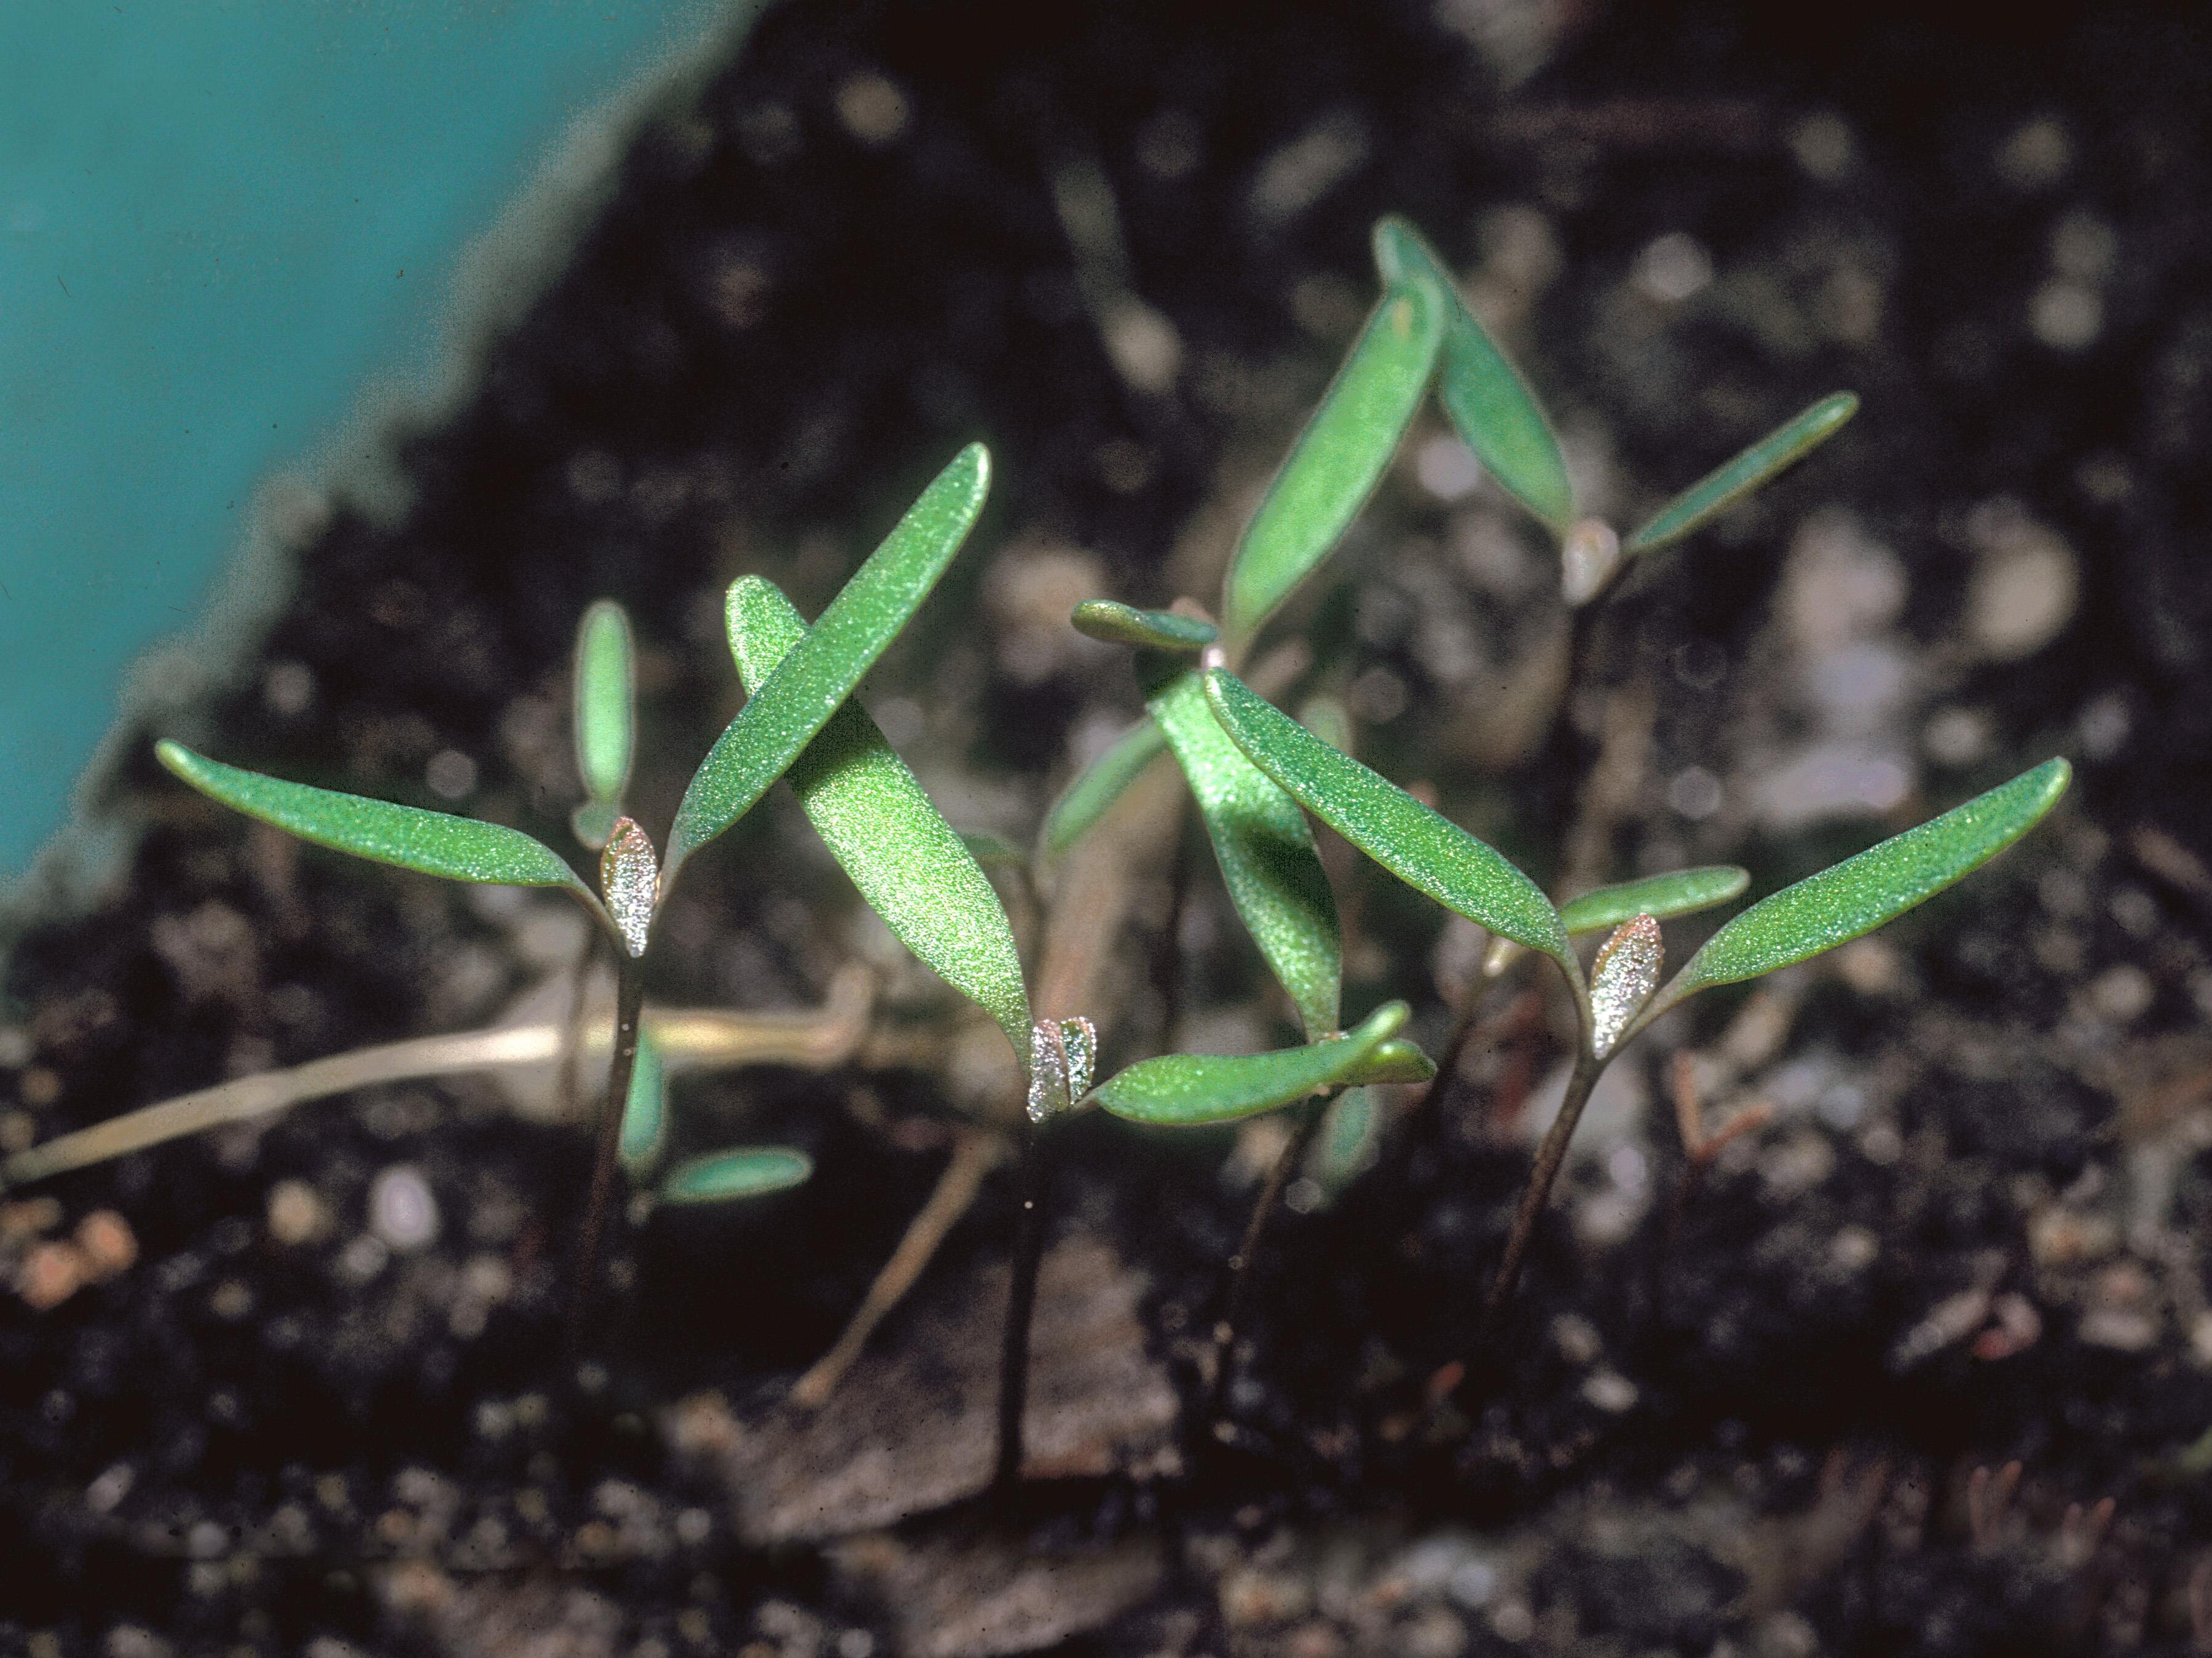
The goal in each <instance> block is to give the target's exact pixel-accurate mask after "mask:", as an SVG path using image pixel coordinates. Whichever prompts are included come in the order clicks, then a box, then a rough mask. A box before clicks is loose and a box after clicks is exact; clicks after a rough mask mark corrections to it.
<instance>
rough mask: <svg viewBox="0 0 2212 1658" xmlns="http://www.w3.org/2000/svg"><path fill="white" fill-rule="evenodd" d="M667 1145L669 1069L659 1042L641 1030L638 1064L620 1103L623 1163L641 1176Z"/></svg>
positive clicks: (655, 1161) (631, 1175)
mask: <svg viewBox="0 0 2212 1658" xmlns="http://www.w3.org/2000/svg"><path fill="white" fill-rule="evenodd" d="M667 1144H668V1070H667V1067H666V1066H665V1065H664V1064H662V1063H661V1057H660V1044H659V1043H658V1042H656V1041H655V1040H653V1036H652V1033H650V1032H647V1031H640V1032H639V1033H638V1038H637V1066H636V1069H635V1070H632V1071H631V1072H630V1074H629V1100H627V1101H626V1102H625V1103H624V1105H623V1120H622V1140H621V1143H620V1145H619V1148H618V1150H619V1154H620V1155H621V1157H622V1166H623V1168H624V1169H625V1170H627V1171H628V1172H629V1175H630V1178H631V1179H642V1178H643V1177H644V1175H645V1174H646V1173H647V1171H648V1170H650V1169H651V1168H652V1167H653V1165H654V1164H655V1163H658V1162H659V1161H660V1154H661V1153H662V1151H663V1150H665V1149H666V1147H667Z"/></svg>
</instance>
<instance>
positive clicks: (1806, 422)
mask: <svg viewBox="0 0 2212 1658" xmlns="http://www.w3.org/2000/svg"><path fill="white" fill-rule="evenodd" d="M1858 407H1859V400H1858V398H1857V394H1856V393H1850V392H1832V393H1829V394H1828V395H1827V396H1826V397H1824V398H1822V399H1820V401H1819V402H1818V403H1815V404H1814V405H1813V406H1812V407H1811V408H1809V409H1808V410H1806V411H1804V412H1803V413H1802V414H1801V415H1798V416H1797V417H1796V418H1795V419H1792V420H1788V421H1784V423H1783V424H1781V425H1779V426H1778V427H1776V428H1775V429H1774V430H1772V431H1771V432H1769V433H1768V434H1767V435H1766V436H1765V437H1762V438H1760V439H1759V442H1756V443H1754V444H1753V445H1752V446H1751V447H1750V448H1747V449H1746V450H1745V451H1744V452H1743V453H1742V454H1739V455H1737V456H1736V457H1735V460H1730V461H1729V462H1727V463H1726V464H1725V465H1723V466H1717V467H1716V468H1715V469H1714V470H1713V471H1711V472H1707V473H1706V474H1705V476H1704V477H1703V478H1701V479H1699V480H1698V481H1697V482H1696V483H1694V484H1692V485H1690V487H1689V488H1688V489H1686V490H1684V491H1682V492H1681V493H1680V495H1678V496H1676V497H1674V499H1673V500H1672V501H1669V502H1668V503H1667V504H1666V505H1665V506H1663V507H1662V508H1661V509H1659V511H1658V513H1657V514H1656V515H1655V516H1654V517H1653V518H1652V520H1651V521H1650V523H1648V524H1646V525H1645V526H1644V527H1643V528H1642V529H1640V530H1638V531H1637V532H1636V533H1635V534H1633V535H1632V536H1630V537H1629V538H1628V539H1627V540H1626V541H1625V542H1623V543H1622V544H1621V551H1622V552H1628V553H1638V552H1650V551H1652V549H1654V548H1655V547H1663V546H1666V545H1667V544H1668V542H1670V541H1679V540H1680V539H1682V538H1683V537H1684V536H1686V535H1687V534H1688V533H1690V532H1691V531H1692V530H1693V529H1695V528H1697V527H1698V526H1699V525H1700V524H1702V523H1704V522H1705V521H1706V520H1707V519H1708V518H1711V516H1712V515H1714V514H1715V513H1717V512H1718V511H1720V510H1721V509H1722V508H1723V507H1726V506H1728V505H1729V503H1732V502H1734V501H1736V500H1738V499H1740V498H1741V497H1743V496H1745V495H1747V494H1749V493H1750V492H1751V491H1753V490H1755V489H1757V488H1758V487H1759V485H1761V484H1764V483H1765V482H1766V480H1767V479H1770V478H1771V477H1773V476H1774V474H1775V473H1777V472H1780V471H1781V470H1782V469H1783V468H1784V466H1790V465H1791V464H1792V463H1793V462H1796V461H1797V460H1802V459H1803V458H1804V456H1805V454H1806V453H1807V451H1808V450H1810V449H1812V448H1814V446H1816V445H1818V444H1820V443H1823V442H1826V441H1827V439H1829V438H1830V437H1832V436H1834V435H1835V433H1836V432H1837V430H1838V429H1839V428H1840V427H1841V426H1842V425H1843V424H1844V422H1845V421H1846V420H1849V419H1850V418H1851V417H1852V416H1853V415H1855V414H1857V412H1858Z"/></svg>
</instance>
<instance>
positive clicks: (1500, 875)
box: [1206, 668, 1582, 982]
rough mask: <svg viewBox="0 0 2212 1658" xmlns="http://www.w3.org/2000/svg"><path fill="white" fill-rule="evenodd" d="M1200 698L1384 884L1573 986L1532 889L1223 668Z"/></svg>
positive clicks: (1574, 972)
mask: <svg viewBox="0 0 2212 1658" xmlns="http://www.w3.org/2000/svg"><path fill="white" fill-rule="evenodd" d="M1206 698H1207V700H1208V702H1210V703H1211V704H1212V708H1213V711H1214V714H1215V715H1216V716H1217V717H1218V718H1219V720H1220V722H1221V727H1222V729H1223V730H1225V731H1226V732H1227V733H1228V734H1229V735H1230V738H1231V741H1234V742H1235V743H1236V745H1237V747H1239V748H1241V749H1243V751H1244V753H1246V754H1248V755H1249V756H1250V757H1251V760H1252V763H1253V764H1254V765H1257V766H1258V767H1259V768H1260V769H1261V771H1265V772H1266V773H1267V775H1268V776H1269V777H1273V779H1274V780H1275V781H1276V782H1277V783H1280V784H1282V785H1283V787H1284V788H1285V789H1288V790H1290V792H1291V795H1293V796H1295V797H1296V799H1297V802H1298V803H1299V804H1300V805H1301V806H1303V807H1304V808H1306V810H1307V811H1309V812H1310V813H1312V814H1314V815H1315V816H1316V817H1317V818H1319V819H1320V820H1322V822H1323V823H1325V824H1327V825H1328V826H1329V827H1330V828H1332V829H1334V830H1335V831H1336V832H1337V833H1338V834H1340V835H1342V836H1343V837H1344V838H1346V840H1348V841H1350V842H1351V843H1352V844H1353V845H1354V846H1357V847H1358V849H1359V850H1361V851H1363V852H1364V853H1366V854H1367V856H1370V857H1371V858H1373V859H1374V860H1375V861H1376V863H1379V864H1381V865H1382V866H1383V868H1384V869H1388V870H1389V872H1390V873H1391V874H1392V875H1395V876H1397V877H1398V879H1399V880H1401V881H1404V882H1405V883H1406V884H1407V886H1409V887H1413V888H1414V889H1416V890H1417V891H1419V892H1423V893H1427V894H1428V895H1429V896H1430V897H1431V898H1432V899H1436V901H1437V903H1439V904H1441V905H1443V906H1444V907H1445V908H1446V909H1448V910H1450V911H1454V912H1455V914H1459V915H1463V916H1465V917H1467V918H1468V920H1469V921H1473V922H1477V923H1480V924H1481V925H1483V926H1485V927H1487V928H1488V929H1490V930H1491V931H1492V932H1493V933H1498V934H1502V935H1503V936H1505V937H1507V938H1510V939H1511V940H1512V941H1513V942H1515V943H1516V944H1525V945H1527V946H1528V948H1530V949H1532V950H1541V951H1542V952H1543V953H1544V954H1547V955H1548V956H1550V957H1551V958H1552V959H1553V960H1555V961H1557V962H1559V964H1560V966H1563V967H1565V969H1566V971H1567V976H1568V978H1571V979H1574V980H1576V981H1577V982H1579V981H1580V979H1581V977H1582V967H1581V965H1580V964H1579V963H1578V962H1577V961H1576V960H1575V957H1574V954H1573V952H1572V951H1571V950H1570V949H1569V948H1567V930H1566V929H1565V927H1564V926H1562V925H1561V924H1560V922H1559V912H1558V911H1555V910H1554V909H1553V908H1552V905H1551V900H1550V899H1547V898H1546V897H1545V896H1544V894H1543V893H1542V891H1541V889H1539V888H1538V887H1537V885H1536V883H1535V882H1534V881H1531V880H1529V879H1528V876H1526V875H1522V873H1521V872H1520V871H1519V870H1518V869H1515V868H1514V867H1513V866H1512V865H1511V864H1510V863H1507V862H1506V861H1505V859H1504V857H1502V856H1499V855H1498V852H1496V851H1495V850H1492V848H1490V847H1488V846H1486V845H1485V844H1483V843H1482V842H1480V841H1479V840H1477V839H1476V838H1474V836H1473V835H1470V834H1468V832H1467V831H1466V830H1464V829H1462V828H1461V827H1460V826H1458V825H1457V824H1455V823H1454V822H1452V821H1451V820H1450V819H1449V818H1446V817H1443V816H1442V815H1440V814H1437V813H1435V812H1432V811H1431V810H1430V809H1429V808H1427V807H1425V806H1424V805H1422V804H1421V803H1420V802H1419V801H1417V800H1415V799H1414V798H1413V796H1412V795H1409V794H1407V792H1406V791H1405V790H1404V789H1401V788H1399V787H1398V785H1397V784H1396V783H1392V782H1391V781H1390V780H1389V778H1387V777H1382V776H1380V775H1378V774H1377V773H1376V772H1374V771H1370V770H1368V768H1367V767H1365V766H1364V765H1361V764H1360V763H1359V762H1358V760H1355V759H1352V757H1351V756H1350V755H1348V754H1340V753H1337V752H1336V750H1335V749H1334V748H1331V747H1329V746H1328V744H1327V743H1325V742H1323V741H1322V740H1321V739H1320V738H1318V737H1316V736H1315V735H1313V734H1312V733H1311V732H1310V731H1308V730H1307V729H1306V728H1304V726H1302V725H1300V724H1298V723H1297V721H1295V720H1293V719H1291V718H1290V717H1289V716H1287V715H1285V714H1283V713H1281V712H1279V710H1276V709H1274V708H1272V707H1270V706H1269V705H1268V704H1267V703H1265V702H1263V701H1262V700H1261V698H1258V697H1256V696H1255V695H1253V693H1252V692H1251V691H1250V690H1249V688H1248V687H1247V686H1245V684H1244V682H1243V680H1239V679H1237V676H1236V675H1235V674H1231V673H1229V672H1228V671H1227V670H1226V669H1224V668H1216V669H1215V670H1214V671H1213V672H1212V673H1211V674H1207V675H1206Z"/></svg>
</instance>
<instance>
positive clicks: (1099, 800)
mask: <svg viewBox="0 0 2212 1658" xmlns="http://www.w3.org/2000/svg"><path fill="white" fill-rule="evenodd" d="M1167 746H1168V734H1167V733H1166V732H1164V731H1163V730H1161V729H1160V728H1159V727H1158V726H1157V725H1154V724H1153V723H1152V720H1151V718H1150V716H1147V717H1146V718H1145V719H1143V720H1141V721H1139V722H1138V723H1137V724H1135V725H1133V726H1131V727H1130V728H1128V729H1127V731H1125V732H1123V733H1122V734H1121V735H1120V736H1118V737H1116V738H1115V739H1114V741H1113V742H1112V743H1111V744H1109V746H1108V747H1107V748H1106V750H1105V752H1104V753H1102V754H1100V755H1099V756H1098V758H1097V759H1094V760H1092V761H1091V764H1090V765H1086V766H1085V767H1084V768H1083V770H1082V771H1079V772H1078V773H1077V774H1076V777H1075V781H1074V782H1073V783H1069V784H1068V785H1067V787H1066V789H1062V790H1061V791H1060V798H1059V799H1058V800H1056V801H1054V802H1053V803H1052V809H1051V810H1050V811H1048V812H1047V813H1046V814H1044V827H1043V828H1042V829H1041V830H1040V831H1039V832H1038V834H1037V843H1038V844H1039V845H1040V846H1042V848H1043V849H1044V855H1045V856H1047V857H1058V856H1060V855H1061V854H1062V853H1063V852H1065V851H1066V850H1067V849H1068V848H1069V847H1071V846H1073V845H1074V844H1075V843H1076V842H1077V841H1079V840H1081V839H1082V838H1083V837H1084V836H1085V834H1086V833H1088V832H1090V830H1091V826H1093V825H1094V824H1096V823H1097V821H1098V820H1099V819H1101V818H1103V817H1104V816H1105V815H1106V813H1107V809H1108V808H1109V807H1111V806H1112V805H1113V804H1114V802H1115V801H1117V800H1119V799H1121V795H1122V793H1123V791H1124V790H1126V789H1127V788H1128V786H1129V785H1130V784H1131V783H1134V782H1136V780H1137V778H1138V777H1139V775H1141V774H1142V773H1143V771H1144V770H1145V768H1146V766H1148V765H1151V764H1152V762H1153V761H1154V760H1156V759H1159V757H1160V755H1161V754H1162V753H1164V752H1165V750H1166V748H1167Z"/></svg>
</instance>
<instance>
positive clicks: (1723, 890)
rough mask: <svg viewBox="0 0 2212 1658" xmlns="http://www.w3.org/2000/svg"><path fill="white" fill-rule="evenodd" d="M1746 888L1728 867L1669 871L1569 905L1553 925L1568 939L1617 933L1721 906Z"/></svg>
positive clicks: (1744, 877) (1744, 874) (1745, 874)
mask: <svg viewBox="0 0 2212 1658" xmlns="http://www.w3.org/2000/svg"><path fill="white" fill-rule="evenodd" d="M1749 885H1751V872H1750V871H1749V870H1747V869H1737V868H1736V867H1735V865H1734V864H1733V863H1715V864H1708V865H1706V866H1705V867H1704V868H1703V869H1670V870H1668V872H1667V873H1666V874H1665V875H1646V876H1644V879H1643V880H1641V881H1622V882H1621V883H1620V885H1619V886H1618V887H1599V888H1597V889H1596V890H1595V892H1589V893H1583V895H1582V896H1581V897H1580V898H1577V899H1570V900H1568V901H1567V902H1566V903H1565V904H1562V905H1560V906H1559V920H1560V922H1561V923H1563V924H1564V925H1565V927H1566V930H1568V931H1569V932H1571V933H1595V932H1597V931H1600V930H1602V929H1604V928H1607V927H1618V926H1619V925H1620V923H1622V922H1624V921H1628V920H1631V919H1632V918H1633V917H1637V916H1656V917H1658V918H1659V919H1660V920H1662V921H1665V920H1667V919H1668V918H1669V917H1674V916H1686V915H1692V914H1695V913H1696V912H1697V911H1699V910H1710V909H1711V908H1712V907H1713V905H1716V904H1725V903H1727V902H1728V901H1729V899H1732V898H1734V897H1735V895H1736V894H1737V893H1741V891H1742V890H1743V889H1744V888H1745V887H1748V886H1749Z"/></svg>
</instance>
